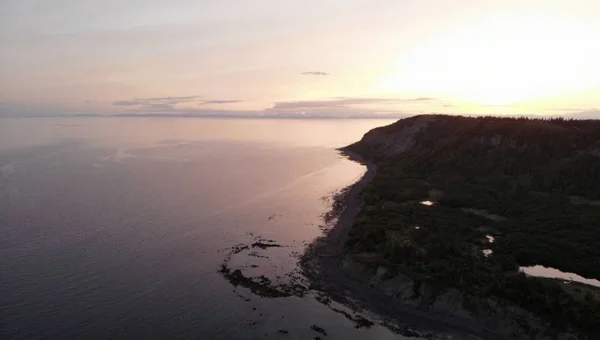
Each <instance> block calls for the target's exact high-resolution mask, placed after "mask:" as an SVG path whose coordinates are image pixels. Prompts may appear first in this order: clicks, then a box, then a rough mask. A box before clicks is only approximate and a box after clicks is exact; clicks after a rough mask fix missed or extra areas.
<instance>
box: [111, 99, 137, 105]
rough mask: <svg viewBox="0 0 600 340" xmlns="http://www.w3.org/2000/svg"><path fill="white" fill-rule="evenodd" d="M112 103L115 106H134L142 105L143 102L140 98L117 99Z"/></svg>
mask: <svg viewBox="0 0 600 340" xmlns="http://www.w3.org/2000/svg"><path fill="white" fill-rule="evenodd" d="M112 104H113V105H115V106H134V105H141V104H142V102H140V101H138V100H115V101H114V102H112Z"/></svg>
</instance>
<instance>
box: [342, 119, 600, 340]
mask: <svg viewBox="0 0 600 340" xmlns="http://www.w3.org/2000/svg"><path fill="white" fill-rule="evenodd" d="M347 149H348V150H349V151H353V152H356V153H359V154H361V155H362V156H363V157H365V158H366V159H370V160H372V161H373V162H374V163H375V164H377V166H378V173H377V175H376V177H375V179H374V180H373V181H372V182H371V183H370V184H369V185H368V187H367V189H366V190H365V192H364V202H365V206H364V208H363V210H362V211H361V213H360V215H359V217H358V219H357V221H356V224H355V226H354V227H353V229H352V231H351V232H350V235H349V236H348V239H347V240H346V247H347V249H348V251H349V252H350V253H351V254H353V256H354V257H355V258H356V259H357V260H359V261H361V262H363V263H366V264H368V265H372V266H379V265H383V266H385V267H387V268H389V269H392V270H394V271H397V272H402V273H404V274H408V275H410V276H411V277H413V278H415V279H417V280H422V281H428V282H435V283H436V284H439V285H441V286H444V287H456V288H459V289H461V290H463V291H465V292H468V293H469V294H470V295H472V296H473V297H487V296H495V297H499V298H502V299H507V300H510V301H512V302H513V303H516V304H518V305H519V306H521V307H523V308H525V309H527V310H529V311H532V312H534V313H536V314H538V315H540V316H543V317H545V318H546V319H548V320H550V321H551V322H552V323H553V324H554V325H556V326H557V327H558V328H564V327H567V326H571V327H574V328H576V329H579V330H582V331H584V332H585V333H589V334H598V332H599V329H600V328H599V327H598V322H599V321H600V298H598V297H599V296H600V292H598V290H595V289H592V288H590V287H589V286H584V285H579V284H565V283H563V282H560V281H557V280H547V279H536V278H531V277H526V276H525V275H523V274H520V273H519V271H518V267H519V266H527V265H544V266H549V267H553V268H557V269H560V270H562V271H564V272H573V273H577V274H579V275H582V276H584V277H587V278H596V279H600V121H582V120H578V121H577V120H562V119H553V120H537V119H512V118H492V117H481V118H465V117H452V116H417V117H412V118H407V119H403V120H400V121H398V122H396V123H394V124H392V125H389V126H386V127H382V128H378V129H374V130H373V131H371V132H369V133H367V134H366V135H365V137H364V138H363V139H362V140H361V141H360V142H357V143H355V144H353V145H350V146H348V147H347ZM426 200H428V201H432V202H434V204H433V205H430V206H428V205H424V204H421V203H420V202H422V201H426ZM487 236H492V237H494V239H495V241H494V242H493V243H490V242H489V240H488V237H487ZM484 249H487V250H491V251H492V252H493V254H492V255H490V256H486V255H484V253H483V250H484Z"/></svg>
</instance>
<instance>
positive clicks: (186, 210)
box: [0, 118, 402, 339]
mask: <svg viewBox="0 0 600 340" xmlns="http://www.w3.org/2000/svg"><path fill="white" fill-rule="evenodd" d="M385 123H387V122H384V121H375V122H373V121H267V120H263V121H259V120H256V121H242V120H240V121H237V120H204V119H153V118H150V119H145V118H140V119H119V118H101V119H86V118H81V119H14V120H12V119H3V120H0V275H1V277H0V338H2V339H83V338H85V339H126V338H141V339H165V338H169V339H263V338H273V339H277V338H287V339H312V338H313V337H314V336H317V335H319V334H318V333H315V331H314V330H312V329H311V326H312V325H319V326H320V327H322V328H323V329H325V330H326V331H327V333H328V338H330V339H348V338H350V339H363V338H366V337H373V338H377V339H391V338H394V339H396V338H400V339H402V337H400V336H398V335H396V334H394V333H392V332H390V331H389V330H387V329H386V328H384V327H381V326H375V327H372V328H370V329H356V328H355V327H354V326H355V324H354V323H353V322H351V321H350V320H348V319H346V318H345V317H344V316H343V315H341V314H339V313H335V312H333V311H332V310H331V309H330V308H328V307H327V306H324V305H323V304H321V303H319V302H318V301H316V300H315V298H314V297H315V296H314V294H312V293H310V292H309V293H308V294H306V295H305V296H303V297H297V296H291V297H282V298H263V297H260V296H256V295H254V294H252V293H251V292H250V291H249V290H248V289H245V288H243V287H239V286H238V287H234V286H232V285H231V284H230V283H229V282H228V281H227V280H225V279H224V278H223V277H222V276H221V275H220V274H219V273H218V270H219V268H220V266H221V265H222V264H223V262H224V261H225V260H226V259H228V261H229V262H228V263H229V264H230V265H231V266H233V267H237V268H242V269H244V270H247V271H248V272H252V271H255V272H256V273H257V275H258V274H259V273H260V274H261V275H266V276H268V277H269V278H272V279H273V280H274V281H277V280H281V281H285V280H289V279H290V278H295V279H298V280H302V277H301V276H300V274H298V273H297V260H298V258H297V255H298V254H299V253H301V252H302V251H303V250H304V248H305V246H306V245H307V244H308V243H310V242H311V241H312V240H313V239H314V238H315V237H318V236H319V235H321V233H322V231H321V229H320V228H319V226H320V225H321V224H322V219H321V215H322V214H323V213H324V212H326V211H327V210H328V208H329V206H328V202H327V200H324V199H323V198H324V197H326V196H328V195H330V194H331V193H333V192H335V191H336V190H338V189H340V188H342V187H344V186H346V185H348V184H350V183H352V182H353V181H355V180H356V179H357V178H359V177H360V176H361V175H362V173H363V171H364V169H363V167H362V166H360V165H357V164H355V163H352V162H350V161H347V160H344V159H342V158H340V157H339V155H338V154H337V153H336V152H335V150H334V148H335V147H339V146H343V145H345V144H348V143H351V142H353V141H354V140H356V139H359V138H360V137H361V135H362V134H363V133H364V132H366V131H368V130H369V129H370V128H372V127H374V126H376V125H383V124H385ZM258 239H270V240H273V241H274V242H276V243H277V244H278V245H281V247H277V248H272V249H271V248H270V249H264V250H261V249H257V250H256V251H254V252H242V253H239V254H234V255H232V256H229V254H230V251H231V248H232V247H234V246H235V245H238V244H249V243H250V242H254V241H256V240H258ZM338 307H339V308H343V306H338ZM367 316H368V317H369V318H371V319H373V320H376V318H377V317H376V316H373V315H370V316H369V315H367Z"/></svg>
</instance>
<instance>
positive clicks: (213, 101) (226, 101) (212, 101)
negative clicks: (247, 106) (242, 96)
mask: <svg viewBox="0 0 600 340" xmlns="http://www.w3.org/2000/svg"><path fill="white" fill-rule="evenodd" d="M242 102H243V100H239V99H228V100H205V101H202V102H200V103H198V105H209V104H235V103H242Z"/></svg>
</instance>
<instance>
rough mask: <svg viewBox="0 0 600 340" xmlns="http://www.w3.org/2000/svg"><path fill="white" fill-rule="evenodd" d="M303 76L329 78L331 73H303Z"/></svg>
mask: <svg viewBox="0 0 600 340" xmlns="http://www.w3.org/2000/svg"><path fill="white" fill-rule="evenodd" d="M301 74H302V75H304V76H328V75H329V73H327V72H321V71H309V72H302V73H301Z"/></svg>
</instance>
